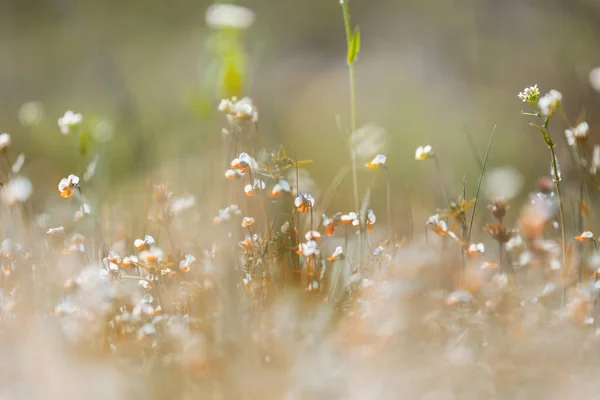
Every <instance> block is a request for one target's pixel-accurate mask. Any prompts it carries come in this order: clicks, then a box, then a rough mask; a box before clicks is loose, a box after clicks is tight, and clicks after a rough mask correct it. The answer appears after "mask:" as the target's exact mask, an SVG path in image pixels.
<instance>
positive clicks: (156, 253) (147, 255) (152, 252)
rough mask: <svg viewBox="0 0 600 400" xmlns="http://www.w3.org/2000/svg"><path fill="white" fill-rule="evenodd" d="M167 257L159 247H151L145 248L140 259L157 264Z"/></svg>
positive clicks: (146, 262) (145, 262)
mask: <svg viewBox="0 0 600 400" xmlns="http://www.w3.org/2000/svg"><path fill="white" fill-rule="evenodd" d="M164 259H165V253H164V251H162V250H161V249H159V248H158V247H151V248H150V249H149V250H144V251H142V252H141V253H140V260H141V261H142V262H143V263H144V264H156V263H158V262H161V261H163V260H164Z"/></svg>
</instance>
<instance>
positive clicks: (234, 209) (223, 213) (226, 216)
mask: <svg viewBox="0 0 600 400" xmlns="http://www.w3.org/2000/svg"><path fill="white" fill-rule="evenodd" d="M232 215H237V216H240V215H242V212H241V211H240V208H239V207H238V205H237V204H231V205H230V206H227V207H225V208H223V209H220V210H219V213H218V215H217V216H216V217H214V218H213V223H214V224H215V225H219V224H220V223H222V222H225V221H229V220H230V219H231V216H232Z"/></svg>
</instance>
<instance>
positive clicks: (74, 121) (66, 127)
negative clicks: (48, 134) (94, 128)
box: [58, 110, 83, 135]
mask: <svg viewBox="0 0 600 400" xmlns="http://www.w3.org/2000/svg"><path fill="white" fill-rule="evenodd" d="M82 121H83V116H82V115H81V114H80V113H75V112H73V111H70V110H69V111H67V112H66V113H65V115H64V116H62V117H60V118H59V119H58V127H59V128H60V131H61V133H62V134H63V135H68V134H69V133H70V132H71V130H72V129H73V128H75V127H77V126H79V125H80V124H81V122H82Z"/></svg>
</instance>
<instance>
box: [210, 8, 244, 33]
mask: <svg viewBox="0 0 600 400" xmlns="http://www.w3.org/2000/svg"><path fill="white" fill-rule="evenodd" d="M204 19H205V20H206V24H207V25H208V26H210V27H211V28H236V29H247V28H249V27H250V26H251V25H252V23H253V22H254V12H253V11H252V10H250V9H249V8H246V7H242V6H238V5H234V4H213V5H212V6H210V7H208V9H207V10H206V14H205V15H204Z"/></svg>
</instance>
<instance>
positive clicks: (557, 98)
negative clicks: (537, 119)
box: [538, 89, 562, 117]
mask: <svg viewBox="0 0 600 400" xmlns="http://www.w3.org/2000/svg"><path fill="white" fill-rule="evenodd" d="M561 102H562V94H561V93H560V92H559V91H558V90H554V89H552V90H550V91H549V92H548V93H547V94H545V95H544V96H543V97H541V98H540V100H539V101H538V107H539V108H540V111H541V113H542V115H543V116H545V117H550V116H551V115H552V113H553V112H554V111H555V110H557V109H558V108H560V104H561Z"/></svg>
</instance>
